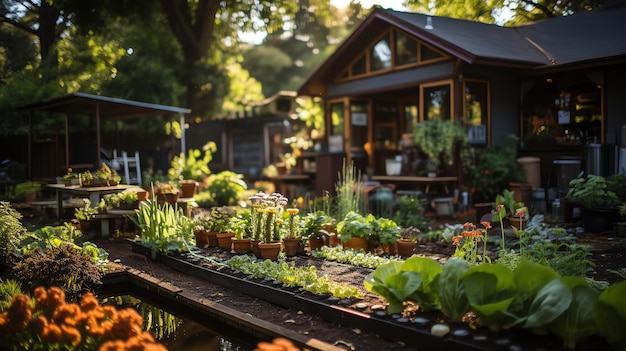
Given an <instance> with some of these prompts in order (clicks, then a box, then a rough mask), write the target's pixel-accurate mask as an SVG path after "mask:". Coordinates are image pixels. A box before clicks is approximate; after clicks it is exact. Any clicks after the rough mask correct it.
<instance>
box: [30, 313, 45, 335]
mask: <svg viewBox="0 0 626 351" xmlns="http://www.w3.org/2000/svg"><path fill="white" fill-rule="evenodd" d="M30 325H31V327H32V328H33V329H35V332H36V333H37V334H42V333H43V330H44V329H45V328H46V327H47V326H48V320H47V319H46V317H45V316H37V318H35V319H33V320H32V321H31V322H30Z"/></svg>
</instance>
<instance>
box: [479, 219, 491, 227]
mask: <svg viewBox="0 0 626 351" xmlns="http://www.w3.org/2000/svg"><path fill="white" fill-rule="evenodd" d="M480 224H482V225H483V227H485V228H486V229H491V222H487V221H485V222H480Z"/></svg>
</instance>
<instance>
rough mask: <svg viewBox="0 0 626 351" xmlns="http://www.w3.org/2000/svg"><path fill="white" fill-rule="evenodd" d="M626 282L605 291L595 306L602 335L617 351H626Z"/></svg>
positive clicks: (596, 317)
mask: <svg viewBox="0 0 626 351" xmlns="http://www.w3.org/2000/svg"><path fill="white" fill-rule="evenodd" d="M624 296H626V281H622V282H620V283H617V284H615V285H612V286H610V287H609V288H607V289H606V290H604V291H603V292H602V293H601V294H600V296H598V301H597V302H596V304H595V319H596V323H597V325H598V331H599V332H600V334H601V335H602V336H603V337H604V338H605V339H606V340H607V341H608V342H609V344H611V345H612V346H613V348H614V349H616V350H622V351H623V350H626V333H624V325H626V304H624Z"/></svg>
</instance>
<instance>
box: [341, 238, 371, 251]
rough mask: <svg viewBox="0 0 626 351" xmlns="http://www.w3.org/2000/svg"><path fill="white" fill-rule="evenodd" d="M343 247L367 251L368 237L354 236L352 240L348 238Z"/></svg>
mask: <svg viewBox="0 0 626 351" xmlns="http://www.w3.org/2000/svg"><path fill="white" fill-rule="evenodd" d="M343 248H344V249H350V250H354V251H360V250H363V251H365V252H367V251H368V244H367V239H363V238H352V239H350V240H348V241H346V242H344V243H343Z"/></svg>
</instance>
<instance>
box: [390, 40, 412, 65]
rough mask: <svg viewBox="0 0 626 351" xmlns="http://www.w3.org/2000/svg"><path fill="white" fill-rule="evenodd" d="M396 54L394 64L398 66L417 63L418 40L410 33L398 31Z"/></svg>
mask: <svg viewBox="0 0 626 351" xmlns="http://www.w3.org/2000/svg"><path fill="white" fill-rule="evenodd" d="M395 43H396V51H395V52H396V56H395V61H394V64H395V65H396V66H402V65H407V64H411V63H417V40H415V39H413V38H411V37H409V36H408V35H406V34H404V33H401V32H396V40H395Z"/></svg>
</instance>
